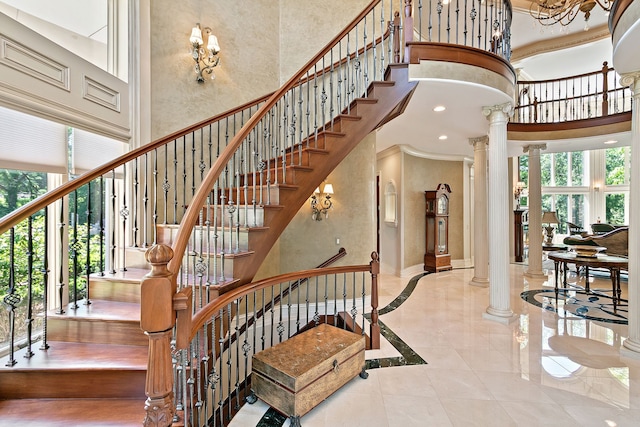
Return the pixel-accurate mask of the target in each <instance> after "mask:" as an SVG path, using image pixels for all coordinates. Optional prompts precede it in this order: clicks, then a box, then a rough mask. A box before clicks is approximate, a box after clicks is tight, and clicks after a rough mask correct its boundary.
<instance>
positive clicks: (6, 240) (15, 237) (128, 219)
mask: <svg viewBox="0 0 640 427" xmlns="http://www.w3.org/2000/svg"><path fill="white" fill-rule="evenodd" d="M266 99H268V95H267V96H263V97H261V98H259V99H256V100H255V101H252V102H249V103H247V104H244V105H242V106H239V107H237V108H235V109H233V110H231V111H228V112H226V113H223V114H220V115H217V116H215V117H213V118H211V119H208V120H205V121H203V122H200V123H197V124H195V125H193V126H191V127H189V128H187V129H184V130H182V131H179V132H176V133H174V134H172V135H169V136H167V137H165V138H161V139H159V140H157V141H154V142H152V143H150V144H148V145H146V146H144V147H141V148H139V149H136V150H133V151H131V152H129V153H127V154H125V155H123V156H121V157H120V158H118V159H115V160H113V161H111V162H109V163H107V164H105V165H103V166H101V167H99V168H96V169H95V170H93V171H90V172H87V173H85V174H83V175H81V176H79V177H76V178H75V179H72V180H71V181H69V182H67V183H65V184H64V185H62V186H60V187H58V188H56V189H55V190H52V191H50V192H48V193H47V194H45V195H43V196H41V197H39V198H37V199H36V200H34V201H32V202H31V203H28V204H26V205H24V206H22V207H21V208H19V209H18V210H16V211H14V212H13V213H11V214H9V215H7V216H5V217H3V218H2V219H1V220H0V232H1V233H2V234H1V235H0V250H2V251H6V253H11V256H10V262H9V263H8V264H7V265H2V266H0V277H1V279H2V288H0V298H2V300H3V302H4V307H5V308H6V310H1V311H0V354H3V353H4V354H7V353H8V354H9V362H7V363H8V364H15V363H17V360H16V359H14V357H13V354H14V352H15V350H16V349H18V348H21V347H24V346H31V343H32V342H34V341H35V340H37V339H42V341H43V344H42V347H43V348H46V347H47V346H48V344H47V329H46V324H47V313H48V310H47V308H49V309H51V308H52V307H55V308H54V310H55V312H56V313H58V314H63V313H65V312H67V311H69V310H76V309H77V308H78V307H79V304H91V295H90V290H89V287H88V286H87V284H88V283H89V277H90V276H91V275H92V274H99V275H102V276H106V275H115V274H117V273H118V272H120V271H126V270H127V269H130V268H131V267H132V266H138V267H140V266H144V267H145V268H146V261H144V259H143V256H144V250H146V249H147V248H148V247H150V246H151V245H152V244H154V243H155V242H156V241H157V238H158V230H161V229H162V226H165V225H177V224H179V222H180V219H181V218H182V215H183V214H184V212H185V210H186V205H187V203H188V202H189V201H190V199H191V196H192V195H193V193H194V192H195V190H196V189H197V187H199V185H200V182H201V180H202V177H203V176H204V175H205V174H206V172H207V171H208V170H209V168H210V167H211V164H212V163H213V161H214V160H215V159H216V157H217V156H218V154H219V153H220V152H221V151H222V150H224V148H225V147H226V144H227V143H228V140H229V138H231V137H232V136H233V135H234V134H235V132H237V130H238V129H240V128H241V127H242V125H243V124H244V123H245V122H246V121H247V119H248V118H249V117H250V116H251V115H252V114H254V113H255V112H256V111H257V109H258V107H259V106H260V105H261V104H262V103H264V101H265V100H266ZM51 259H55V263H53V262H51Z"/></svg>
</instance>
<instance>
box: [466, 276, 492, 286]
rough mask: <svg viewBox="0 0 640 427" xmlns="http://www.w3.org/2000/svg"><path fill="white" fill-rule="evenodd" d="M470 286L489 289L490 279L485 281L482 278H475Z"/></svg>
mask: <svg viewBox="0 0 640 427" xmlns="http://www.w3.org/2000/svg"><path fill="white" fill-rule="evenodd" d="M469 284H470V285H471V286H478V287H481V288H488V287H489V279H483V278H481V277H474V278H473V279H471V281H470V282H469Z"/></svg>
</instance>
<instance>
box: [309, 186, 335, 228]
mask: <svg viewBox="0 0 640 427" xmlns="http://www.w3.org/2000/svg"><path fill="white" fill-rule="evenodd" d="M332 195H333V185H331V184H324V185H322V191H320V187H318V188H316V190H315V191H314V192H313V195H312V196H311V218H313V219H314V220H316V221H322V216H323V215H324V217H325V218H328V217H329V209H331V208H332V207H333V202H332V201H331V196H332Z"/></svg>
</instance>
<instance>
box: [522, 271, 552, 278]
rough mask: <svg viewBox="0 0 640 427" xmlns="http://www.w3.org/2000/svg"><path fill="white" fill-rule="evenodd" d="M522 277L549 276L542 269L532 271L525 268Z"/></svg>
mask: <svg viewBox="0 0 640 427" xmlns="http://www.w3.org/2000/svg"><path fill="white" fill-rule="evenodd" d="M523 275H524V277H530V278H532V279H546V278H548V277H549V276H548V275H547V274H545V273H544V272H543V271H542V270H539V271H533V270H526V271H525V272H524V273H523Z"/></svg>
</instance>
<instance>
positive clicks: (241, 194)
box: [216, 178, 280, 209]
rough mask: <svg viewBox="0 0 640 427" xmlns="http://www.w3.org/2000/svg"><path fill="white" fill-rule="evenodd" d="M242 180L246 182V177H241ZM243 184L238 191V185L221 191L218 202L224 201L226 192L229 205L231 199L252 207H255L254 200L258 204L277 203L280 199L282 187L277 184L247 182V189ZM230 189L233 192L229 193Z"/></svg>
mask: <svg viewBox="0 0 640 427" xmlns="http://www.w3.org/2000/svg"><path fill="white" fill-rule="evenodd" d="M241 181H242V182H244V179H242V178H241ZM251 182H253V179H251ZM265 182H266V181H265ZM243 185H244V184H243V183H241V186H240V191H238V189H237V187H234V188H232V189H228V188H227V189H224V190H221V191H219V195H218V197H217V200H216V202H217V203H218V204H220V203H222V198H221V194H224V203H225V205H228V204H229V201H233V203H234V204H235V205H240V206H244V205H248V206H249V207H250V209H253V204H254V201H255V204H256V205H257V206H259V205H264V204H272V205H277V204H278V203H279V201H280V199H279V195H280V189H279V188H278V187H277V186H275V185H268V186H267V185H262V184H261V185H258V186H256V187H254V186H253V185H252V184H249V183H247V188H246V191H245V188H244V187H243ZM230 191H231V194H230V193H229V192H230Z"/></svg>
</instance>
